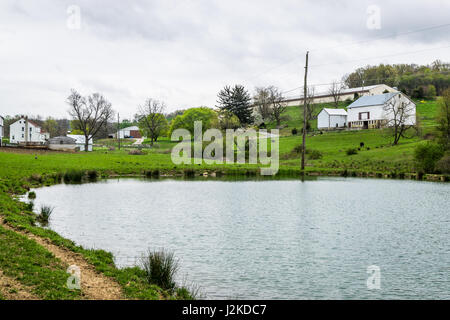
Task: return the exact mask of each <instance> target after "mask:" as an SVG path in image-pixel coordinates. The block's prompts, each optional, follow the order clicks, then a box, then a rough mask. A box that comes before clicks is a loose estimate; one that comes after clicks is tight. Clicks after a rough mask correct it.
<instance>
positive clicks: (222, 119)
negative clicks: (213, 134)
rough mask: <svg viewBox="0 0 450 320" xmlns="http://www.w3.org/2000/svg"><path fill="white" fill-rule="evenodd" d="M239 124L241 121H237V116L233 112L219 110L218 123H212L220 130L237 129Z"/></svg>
mask: <svg viewBox="0 0 450 320" xmlns="http://www.w3.org/2000/svg"><path fill="white" fill-rule="evenodd" d="M240 126H241V123H240V121H239V118H238V117H236V116H235V115H234V114H233V113H231V112H229V111H219V114H218V124H217V125H214V124H213V127H216V128H218V129H221V130H226V129H234V130H236V129H238V128H239V127H240Z"/></svg>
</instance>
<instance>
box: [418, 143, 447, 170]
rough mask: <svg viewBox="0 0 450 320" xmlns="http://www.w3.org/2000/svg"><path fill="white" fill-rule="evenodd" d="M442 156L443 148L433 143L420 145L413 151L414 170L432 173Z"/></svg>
mask: <svg viewBox="0 0 450 320" xmlns="http://www.w3.org/2000/svg"><path fill="white" fill-rule="evenodd" d="M443 155H444V150H443V148H442V147H441V146H440V145H438V144H435V143H430V142H428V143H426V144H420V145H418V146H417V147H416V149H415V150H414V160H415V162H416V169H417V170H418V171H419V172H425V173H433V172H434V171H435V167H436V163H437V162H438V160H439V159H441V158H442V156H443Z"/></svg>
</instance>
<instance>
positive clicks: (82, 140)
mask: <svg viewBox="0 0 450 320" xmlns="http://www.w3.org/2000/svg"><path fill="white" fill-rule="evenodd" d="M67 137H68V138H72V139H74V140H75V144H76V146H77V147H78V148H79V150H80V151H85V150H86V137H85V136H83V135H78V134H68V135H67ZM92 141H93V139H92V136H91V137H89V142H88V143H89V144H88V151H92V146H93V143H92Z"/></svg>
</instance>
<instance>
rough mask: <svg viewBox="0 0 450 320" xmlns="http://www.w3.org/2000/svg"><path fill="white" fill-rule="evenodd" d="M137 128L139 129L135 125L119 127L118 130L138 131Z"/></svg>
mask: <svg viewBox="0 0 450 320" xmlns="http://www.w3.org/2000/svg"><path fill="white" fill-rule="evenodd" d="M138 130H139V127H137V126H132V127H128V128H123V129H120V131H138Z"/></svg>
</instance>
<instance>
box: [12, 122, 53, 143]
mask: <svg viewBox="0 0 450 320" xmlns="http://www.w3.org/2000/svg"><path fill="white" fill-rule="evenodd" d="M48 139H50V134H49V133H48V132H45V131H44V130H43V129H42V128H41V127H40V126H39V124H37V123H36V122H34V121H32V120H28V119H27V118H25V117H22V118H20V119H19V120H17V121H16V122H14V123H13V124H11V125H10V127H9V142H10V143H15V144H21V143H24V144H44V143H46V142H47V140H48Z"/></svg>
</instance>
